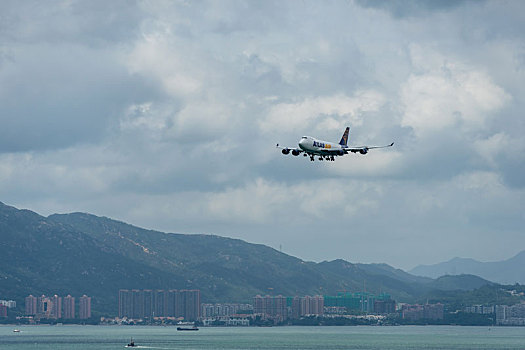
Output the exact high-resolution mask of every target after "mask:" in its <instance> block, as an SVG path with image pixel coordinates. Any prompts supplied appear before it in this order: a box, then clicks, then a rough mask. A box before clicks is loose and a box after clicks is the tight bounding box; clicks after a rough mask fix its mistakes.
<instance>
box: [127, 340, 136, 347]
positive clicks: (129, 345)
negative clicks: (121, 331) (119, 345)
mask: <svg viewBox="0 0 525 350" xmlns="http://www.w3.org/2000/svg"><path fill="white" fill-rule="evenodd" d="M137 346H138V345H135V342H134V341H133V338H131V341H130V342H129V344H128V345H126V348H136V347H137Z"/></svg>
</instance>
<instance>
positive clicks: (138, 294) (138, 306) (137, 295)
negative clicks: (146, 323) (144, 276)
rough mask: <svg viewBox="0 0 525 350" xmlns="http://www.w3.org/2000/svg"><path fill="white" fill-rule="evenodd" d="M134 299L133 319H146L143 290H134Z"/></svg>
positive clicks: (132, 292) (132, 293)
mask: <svg viewBox="0 0 525 350" xmlns="http://www.w3.org/2000/svg"><path fill="white" fill-rule="evenodd" d="M131 297H132V299H133V314H132V315H131V317H132V318H137V319H139V318H144V294H143V292H142V291H141V290H138V289H133V290H132V291H131Z"/></svg>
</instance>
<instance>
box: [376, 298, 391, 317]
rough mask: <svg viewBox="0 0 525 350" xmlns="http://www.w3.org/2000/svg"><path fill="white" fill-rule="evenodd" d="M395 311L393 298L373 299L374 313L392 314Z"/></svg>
mask: <svg viewBox="0 0 525 350" xmlns="http://www.w3.org/2000/svg"><path fill="white" fill-rule="evenodd" d="M395 312H396V302H395V300H392V299H390V300H374V313H375V314H380V315H384V314H393V313H395Z"/></svg>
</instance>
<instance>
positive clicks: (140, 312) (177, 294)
mask: <svg viewBox="0 0 525 350" xmlns="http://www.w3.org/2000/svg"><path fill="white" fill-rule="evenodd" d="M199 316H200V291H199V290H175V289H170V290H167V291H166V290H155V291H152V290H149V289H146V290H138V289H133V290H131V291H130V290H127V289H121V290H120V291H119V317H128V318H134V319H142V318H145V317H147V318H150V317H183V318H184V319H185V320H188V321H194V320H197V319H198V318H199Z"/></svg>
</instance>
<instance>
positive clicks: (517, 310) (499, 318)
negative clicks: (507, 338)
mask: <svg viewBox="0 0 525 350" xmlns="http://www.w3.org/2000/svg"><path fill="white" fill-rule="evenodd" d="M495 311H496V324H497V325H501V326H524V325H525V304H517V305H512V306H507V305H496V307H495Z"/></svg>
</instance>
